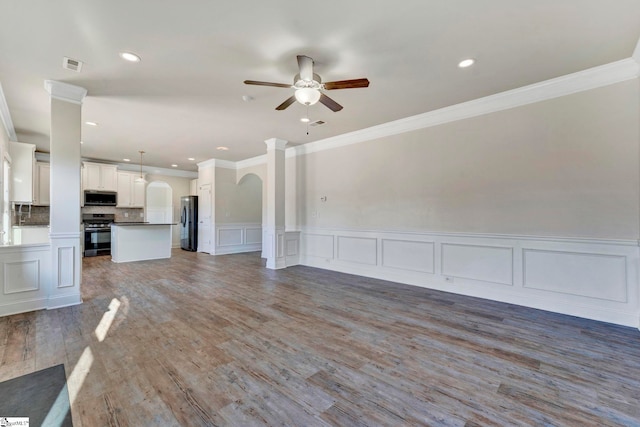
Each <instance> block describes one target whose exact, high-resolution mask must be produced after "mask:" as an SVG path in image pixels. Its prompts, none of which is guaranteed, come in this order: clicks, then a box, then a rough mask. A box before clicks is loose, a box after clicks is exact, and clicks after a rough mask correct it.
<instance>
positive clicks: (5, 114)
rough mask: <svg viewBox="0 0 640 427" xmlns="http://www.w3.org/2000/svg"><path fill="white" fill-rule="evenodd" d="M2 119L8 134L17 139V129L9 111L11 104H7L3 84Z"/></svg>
mask: <svg viewBox="0 0 640 427" xmlns="http://www.w3.org/2000/svg"><path fill="white" fill-rule="evenodd" d="M0 119H2V123H3V124H4V129H5V130H6V131H7V135H8V136H9V139H10V140H11V141H17V140H18V137H17V136H16V130H15V128H14V127H13V120H11V113H10V112H9V105H7V99H6V98H5V97H4V91H3V90H2V84H0Z"/></svg>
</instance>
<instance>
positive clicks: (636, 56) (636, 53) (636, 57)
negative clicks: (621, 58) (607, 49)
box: [631, 39, 640, 64]
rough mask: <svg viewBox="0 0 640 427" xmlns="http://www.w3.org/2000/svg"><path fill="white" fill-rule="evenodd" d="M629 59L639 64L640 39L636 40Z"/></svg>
mask: <svg viewBox="0 0 640 427" xmlns="http://www.w3.org/2000/svg"><path fill="white" fill-rule="evenodd" d="M631 57H632V58H633V59H634V60H635V61H636V62H637V63H638V64H640V39H638V43H637V44H636V48H635V49H634V51H633V55H632V56H631Z"/></svg>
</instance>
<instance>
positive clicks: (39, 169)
mask: <svg viewBox="0 0 640 427" xmlns="http://www.w3.org/2000/svg"><path fill="white" fill-rule="evenodd" d="M50 191H51V165H50V164H49V163H45V162H36V174H35V188H34V196H35V197H34V202H33V204H34V205H40V206H49V204H50V198H51V196H50Z"/></svg>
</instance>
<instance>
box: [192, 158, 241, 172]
mask: <svg viewBox="0 0 640 427" xmlns="http://www.w3.org/2000/svg"><path fill="white" fill-rule="evenodd" d="M206 168H223V169H233V170H235V169H236V162H232V161H229V160H220V159H209V160H205V161H203V162H200V163H198V170H200V169H206Z"/></svg>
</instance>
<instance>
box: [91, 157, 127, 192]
mask: <svg viewBox="0 0 640 427" xmlns="http://www.w3.org/2000/svg"><path fill="white" fill-rule="evenodd" d="M82 165H83V166H82V189H83V190H102V191H118V167H117V166H115V165H105V164H102V163H91V162H84V163H83V164H82Z"/></svg>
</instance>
